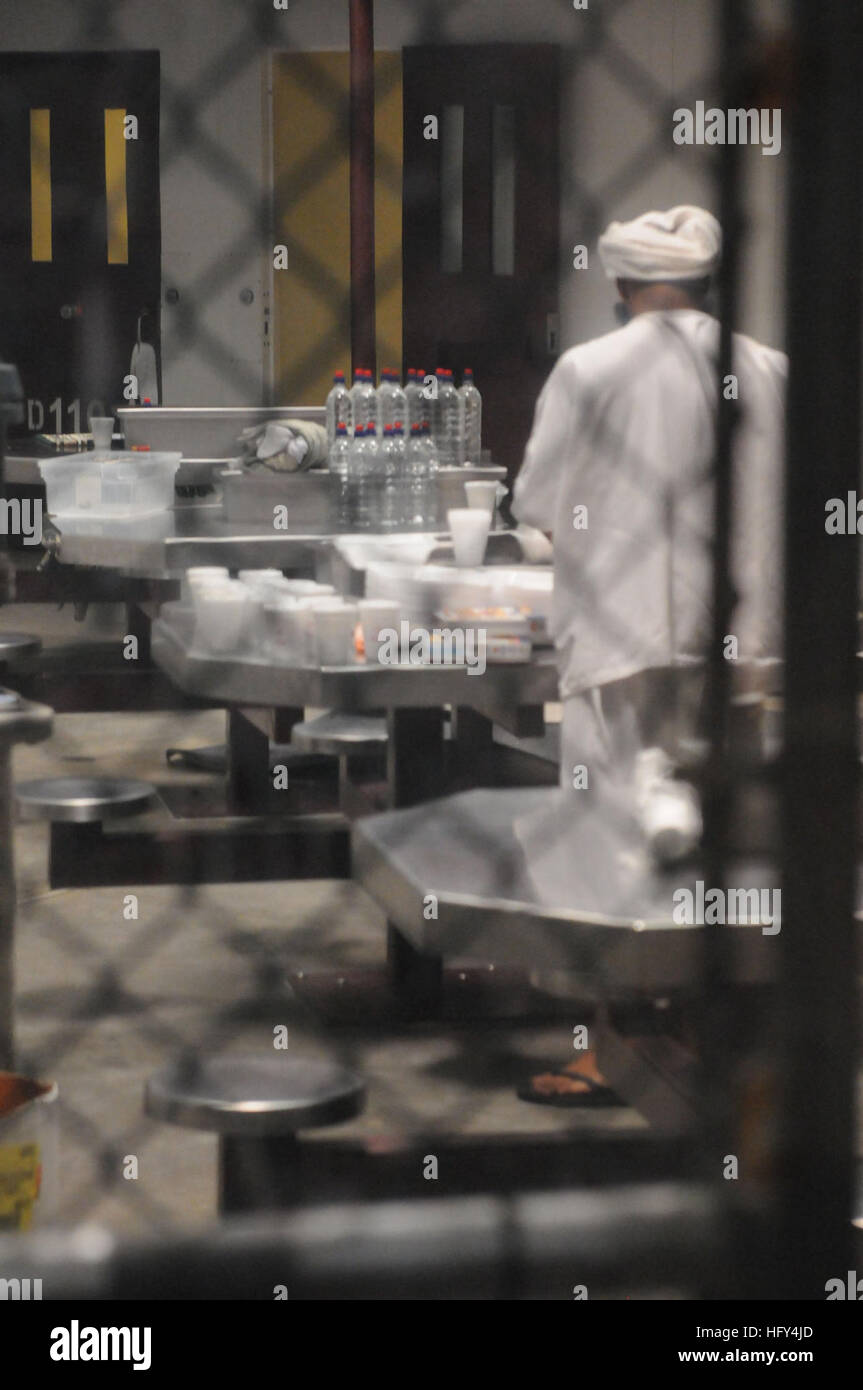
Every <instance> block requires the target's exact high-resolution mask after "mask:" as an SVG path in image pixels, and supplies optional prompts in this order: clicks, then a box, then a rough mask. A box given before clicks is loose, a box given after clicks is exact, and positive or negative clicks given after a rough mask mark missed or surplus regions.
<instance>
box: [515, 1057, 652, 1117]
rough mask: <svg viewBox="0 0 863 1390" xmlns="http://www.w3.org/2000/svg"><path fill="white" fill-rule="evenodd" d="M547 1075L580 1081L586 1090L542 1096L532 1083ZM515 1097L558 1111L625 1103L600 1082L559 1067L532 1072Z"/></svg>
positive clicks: (557, 1092) (553, 1092)
mask: <svg viewBox="0 0 863 1390" xmlns="http://www.w3.org/2000/svg"><path fill="white" fill-rule="evenodd" d="M549 1073H551V1075H552V1076H563V1077H565V1078H566V1080H567V1081H580V1082H581V1083H582V1085H584V1086H587V1087H588V1090H586V1091H562V1092H561V1091H551V1092H550V1093H549V1094H548V1095H543V1094H542V1092H541V1091H537V1090H535V1089H534V1086H533V1082H534V1079H535V1078H536V1077H537V1076H547V1075H548V1074H549ZM516 1095H517V1096H518V1098H519V1100H526V1101H528V1102H529V1103H530V1104H531V1105H551V1106H554V1107H555V1108H556V1109H558V1110H578V1109H585V1108H588V1109H589V1108H593V1109H599V1108H600V1107H601V1106H605V1105H623V1104H624V1103H625V1102H624V1101H622V1100H621V1099H620V1096H618V1095H617V1093H616V1092H615V1091H612V1089H611V1087H610V1086H603V1084H602V1082H601V1081H594V1080H593V1077H591V1076H583V1075H582V1074H581V1072H572V1071H564V1070H563V1068H562V1067H560V1066H554V1067H546V1068H545V1070H544V1071H534V1072H532V1073H531V1076H530V1077H529V1079H528V1080H527V1081H525V1082H523V1083H522V1085H521V1086H519V1087H518V1088H517V1090H516Z"/></svg>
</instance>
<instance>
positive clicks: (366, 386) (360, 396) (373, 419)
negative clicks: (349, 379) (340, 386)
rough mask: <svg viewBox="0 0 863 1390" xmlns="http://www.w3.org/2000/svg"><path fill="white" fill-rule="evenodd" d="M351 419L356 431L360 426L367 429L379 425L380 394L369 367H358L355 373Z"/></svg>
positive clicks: (352, 388)
mask: <svg viewBox="0 0 863 1390" xmlns="http://www.w3.org/2000/svg"><path fill="white" fill-rule="evenodd" d="M351 419H352V422H353V427H354V430H355V431H356V429H357V428H358V426H359V425H362V426H363V428H364V429H365V428H367V427H368V426H369V425H375V426H377V423H378V393H377V391H376V390H375V386H374V382H373V380H372V374H371V372H370V371H369V370H368V368H367V367H357V369H356V371H355V372H354V384H353V386H352V387H351Z"/></svg>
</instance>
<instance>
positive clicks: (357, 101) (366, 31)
mask: <svg viewBox="0 0 863 1390" xmlns="http://www.w3.org/2000/svg"><path fill="white" fill-rule="evenodd" d="M350 34H351V96H350V113H351V359H352V362H353V366H354V369H356V368H357V367H369V368H370V369H371V370H372V371H373V372H376V367H377V363H376V351H375V37H374V0H350Z"/></svg>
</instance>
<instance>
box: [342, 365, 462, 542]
mask: <svg viewBox="0 0 863 1390" xmlns="http://www.w3.org/2000/svg"><path fill="white" fill-rule="evenodd" d="M464 376H465V379H464V383H463V385H462V386H461V387H460V389H459V390H458V391H457V390H456V388H455V385H454V383H453V374H452V372H451V371H448V370H446V369H445V368H439V369H438V371H437V373H436V374H435V376H434V377H433V378H426V377H425V376H424V374H423V372H422V370H421V369H420V368H413V367H412V368H411V369H410V371H409V372H408V379H407V384H406V385H405V386H404V387H403V386H402V385H401V383H400V381H399V378H398V374H397V373H396V372H394V371H392V370H390V369H389V368H385V369H384V371H383V372H382V374H381V384H380V387H379V388H378V389H377V390H376V389H375V385H374V379H373V377H372V373H371V372H370V371H368V370H367V369H364V368H359V369H358V370H357V371H356V372H355V374H354V384H353V387H352V389H351V390H350V391H348V389H347V385H346V383H345V378H344V373H343V372H337V373H336V375H335V377H334V379H333V389H332V390H331V391H330V394H329V396H328V397H327V435H328V440H329V464H330V472H331V474H332V475H333V477H334V481H335V488H336V493H337V513H338V515H337V521H338V524H339V525H340V526H348V527H356V528H358V529H361V530H384V531H386V530H394V529H396V528H402V529H405V528H411V529H423V528H424V529H432V528H434V527H435V526H436V525H437V524H438V521H439V518H438V515H437V510H438V507H437V498H438V487H437V470H438V468H439V467H457V466H459V465H460V464H463V463H468V464H472V463H476V464H478V463H479V461H480V449H481V429H482V401H481V398H480V394H479V392H478V390H477V389H476V386H475V385H474V383H473V372H472V371H470V370H469V369H468V370H467V371H465V374H464Z"/></svg>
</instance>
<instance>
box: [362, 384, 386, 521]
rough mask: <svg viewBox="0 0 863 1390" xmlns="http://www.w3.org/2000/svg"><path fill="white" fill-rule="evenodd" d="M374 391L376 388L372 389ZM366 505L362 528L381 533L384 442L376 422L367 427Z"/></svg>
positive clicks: (363, 509)
mask: <svg viewBox="0 0 863 1390" xmlns="http://www.w3.org/2000/svg"><path fill="white" fill-rule="evenodd" d="M372 390H374V387H372ZM364 460H365V469H364V474H363V476H364V479H365V503H364V505H363V507H362V508H361V517H360V522H359V524H360V526H361V527H362V529H363V530H364V531H380V530H381V529H382V526H383V494H384V469H385V466H386V464H385V460H384V455H383V440H382V439H378V428H377V425H376V424H375V422H374V420H372V422H371V424H370V425H366V447H365V455H364Z"/></svg>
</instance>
